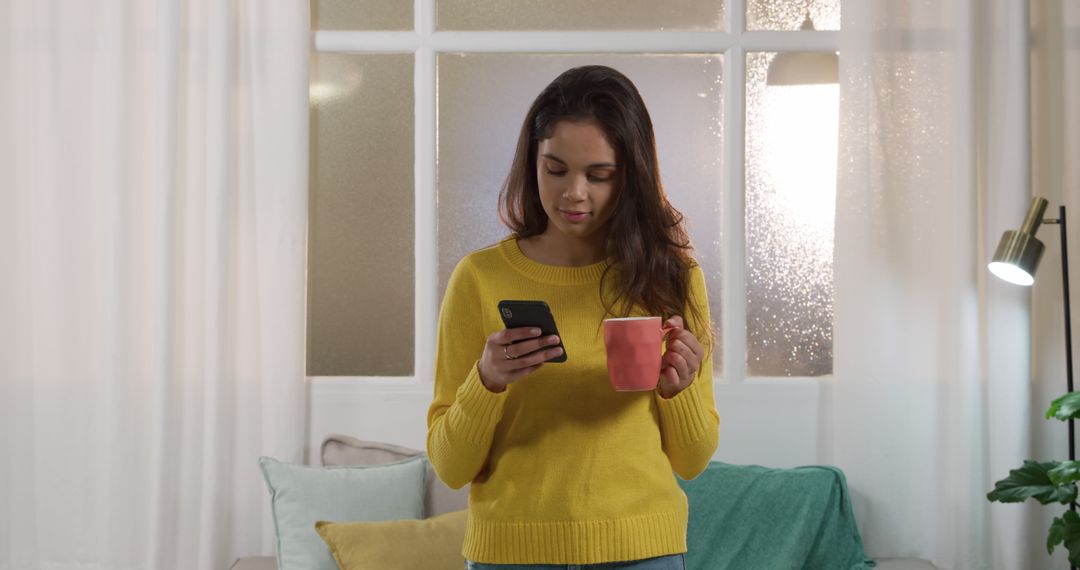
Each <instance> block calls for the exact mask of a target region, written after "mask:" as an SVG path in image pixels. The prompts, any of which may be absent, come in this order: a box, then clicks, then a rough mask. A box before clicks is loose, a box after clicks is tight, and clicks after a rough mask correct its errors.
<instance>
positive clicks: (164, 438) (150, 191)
mask: <svg viewBox="0 0 1080 570" xmlns="http://www.w3.org/2000/svg"><path fill="white" fill-rule="evenodd" d="M4 4H5V5H4V7H2V8H0V77H3V78H4V83H5V86H10V88H8V87H5V89H3V90H0V91H2V92H3V93H2V94H0V124H4V125H5V128H4V129H3V130H2V132H0V167H2V168H0V237H2V238H3V239H2V240H0V267H3V274H4V275H5V278H4V279H0V313H2V314H3V315H4V318H3V319H0V379H2V382H0V418H2V419H0V568H12V569H14V568H59V567H64V568H102V569H104V568H109V569H114V568H154V569H158V568H184V569H187V568H224V567H227V566H228V565H229V564H231V562H232V560H233V559H235V558H236V557H239V556H243V555H252V554H268V553H270V552H272V537H273V531H272V526H271V523H270V516H269V502H268V497H267V495H266V491H265V488H264V486H263V484H262V479H261V476H260V474H259V472H258V465H257V461H256V460H257V458H258V456H259V455H272V456H275V457H279V458H282V459H284V460H289V461H301V460H302V458H303V445H304V441H305V440H304V429H305V411H306V402H305V392H304V386H303V378H304V366H303V362H304V342H303V334H304V274H305V256H306V220H307V88H306V85H307V56H308V47H309V23H308V7H307V5H306V3H294V2H287V3H272V4H268V3H264V2H257V1H254V0H248V1H239V2H227V3H219V2H210V1H209V0H206V1H187V2H153V3H150V2H147V3H136V4H133V5H129V4H127V3H123V4H121V3H119V2H104V1H99V2H80V3H54V2H36V1H30V0H27V1H21V0H16V1H15V2H7V3H4Z"/></svg>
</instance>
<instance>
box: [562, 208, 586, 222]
mask: <svg viewBox="0 0 1080 570" xmlns="http://www.w3.org/2000/svg"><path fill="white" fill-rule="evenodd" d="M559 214H561V215H562V217H563V219H564V220H566V221H568V222H571V223H577V222H584V221H585V218H587V217H589V213H588V212H575V211H573V210H559Z"/></svg>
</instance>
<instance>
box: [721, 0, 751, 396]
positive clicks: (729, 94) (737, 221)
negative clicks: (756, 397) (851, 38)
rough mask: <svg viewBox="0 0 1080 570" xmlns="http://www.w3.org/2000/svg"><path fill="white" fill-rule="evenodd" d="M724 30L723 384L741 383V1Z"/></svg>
mask: <svg viewBox="0 0 1080 570" xmlns="http://www.w3.org/2000/svg"><path fill="white" fill-rule="evenodd" d="M728 8H729V10H728V12H727V22H728V31H729V33H730V34H731V36H732V38H734V40H735V41H734V43H733V45H732V46H731V48H730V49H728V50H727V51H726V52H725V56H724V137H725V141H724V192H723V203H722V206H721V212H722V220H721V224H722V226H721V234H722V235H723V236H724V239H723V241H722V243H723V252H722V254H721V258H722V260H723V261H722V264H723V267H722V270H721V292H720V295H721V310H722V312H723V314H722V317H721V328H722V330H721V339H722V343H723V347H724V374H723V377H724V379H725V380H726V381H727V382H731V383H740V382H743V381H744V380H745V379H746V216H745V212H746V209H745V207H746V199H745V191H746V176H745V165H746V52H745V50H744V48H743V47H742V37H743V29H744V28H745V22H746V5H745V2H744V0H730V2H729V4H728Z"/></svg>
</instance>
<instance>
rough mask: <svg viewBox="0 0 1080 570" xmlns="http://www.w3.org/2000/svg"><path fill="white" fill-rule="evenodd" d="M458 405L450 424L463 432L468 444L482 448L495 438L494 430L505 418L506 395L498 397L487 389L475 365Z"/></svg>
mask: <svg viewBox="0 0 1080 570" xmlns="http://www.w3.org/2000/svg"><path fill="white" fill-rule="evenodd" d="M456 401H457V405H456V406H454V407H452V408H450V412H449V418H448V419H449V420H450V422H451V424H452V425H454V426H457V427H459V428H461V430H462V431H461V435H462V436H464V437H465V439H466V440H467V441H469V442H470V443H473V444H477V445H480V444H482V443H484V442H485V441H487V440H488V439H489V438H490V436H491V430H492V429H493V428H494V426H495V424H496V423H498V422H499V419H500V418H501V417H502V409H503V405H504V404H505V402H506V392H505V391H503V392H500V393H495V392H492V391H491V390H488V389H487V387H486V386H484V382H483V381H482V380H480V371H479V370H478V369H477V367H476V364H473V367H472V369H471V370H469V375H468V376H466V377H465V382H464V383H462V384H461V386H460V387H459V388H458V390H457V398H456Z"/></svg>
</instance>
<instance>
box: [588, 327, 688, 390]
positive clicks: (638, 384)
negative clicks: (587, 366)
mask: <svg viewBox="0 0 1080 570" xmlns="http://www.w3.org/2000/svg"><path fill="white" fill-rule="evenodd" d="M660 325H661V319H660V317H628V318H623V319H604V348H605V349H607V369H608V378H609V379H610V380H611V386H612V387H613V388H615V389H616V390H618V391H620V392H629V391H637V390H654V389H656V384H657V382H659V380H660V358H661V356H662V355H663V341H664V339H665V338H666V337H667V334H668V333H669V332H671V331H673V330H675V329H676V328H677V327H662V326H660Z"/></svg>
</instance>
